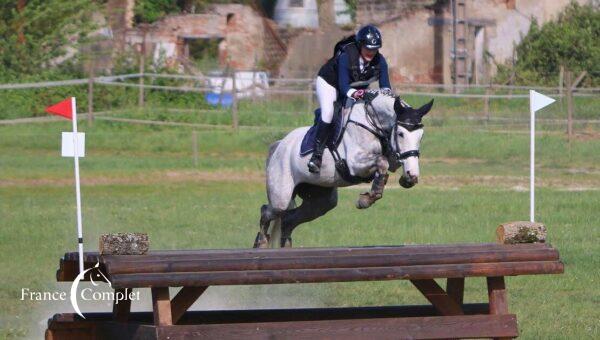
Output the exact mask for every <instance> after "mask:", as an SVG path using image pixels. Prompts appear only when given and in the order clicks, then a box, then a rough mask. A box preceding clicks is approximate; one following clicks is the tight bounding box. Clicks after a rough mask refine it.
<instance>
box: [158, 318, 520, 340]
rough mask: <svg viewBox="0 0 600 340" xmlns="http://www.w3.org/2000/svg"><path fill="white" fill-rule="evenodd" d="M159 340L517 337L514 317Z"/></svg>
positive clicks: (180, 330) (305, 325)
mask: <svg viewBox="0 0 600 340" xmlns="http://www.w3.org/2000/svg"><path fill="white" fill-rule="evenodd" d="M157 332H158V338H159V339H171V340H176V339H245V340H246V339H248V340H250V339H290V338H294V339H342V340H353V339H366V338H369V339H436V338H438V339H439V338H463V339H464V338H485V337H514V336H517V321H516V317H515V316H514V315H468V316H464V315H461V316H437V317H414V318H382V319H354V320H323V321H296V322H268V323H237V324H211V325H181V326H170V327H157Z"/></svg>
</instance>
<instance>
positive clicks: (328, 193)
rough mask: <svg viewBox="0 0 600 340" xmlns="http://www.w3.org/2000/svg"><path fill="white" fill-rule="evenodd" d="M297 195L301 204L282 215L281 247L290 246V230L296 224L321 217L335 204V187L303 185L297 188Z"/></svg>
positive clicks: (336, 197)
mask: <svg viewBox="0 0 600 340" xmlns="http://www.w3.org/2000/svg"><path fill="white" fill-rule="evenodd" d="M298 195H299V196H300V197H301V198H302V204H301V205H300V206H299V207H298V208H295V209H292V210H288V211H285V212H284V213H283V216H282V226H281V247H291V246H292V232H293V231H294V228H296V227H297V226H298V225H300V224H302V223H306V222H310V221H312V220H314V219H316V218H318V217H321V216H323V215H325V214H326V213H327V212H328V211H330V210H331V209H333V208H335V207H336V206H337V199H338V195H337V188H323V187H318V186H313V185H305V186H304V187H302V188H301V190H298Z"/></svg>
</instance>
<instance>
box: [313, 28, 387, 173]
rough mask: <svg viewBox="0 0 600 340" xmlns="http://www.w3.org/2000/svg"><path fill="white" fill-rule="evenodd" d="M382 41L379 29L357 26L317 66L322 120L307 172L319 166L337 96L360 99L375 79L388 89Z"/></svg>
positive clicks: (342, 101) (341, 98) (340, 100)
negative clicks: (328, 57)
mask: <svg viewBox="0 0 600 340" xmlns="http://www.w3.org/2000/svg"><path fill="white" fill-rule="evenodd" d="M340 45H341V46H340ZM381 45H382V41H381V32H379V30H378V29H377V27H375V26H373V25H366V26H364V27H362V28H361V29H360V30H358V33H356V35H355V36H354V39H344V40H342V41H340V42H339V43H338V44H336V47H335V50H334V56H333V57H332V58H331V59H329V60H328V61H327V63H325V65H323V66H322V67H321V69H320V70H319V74H318V76H317V80H316V90H317V97H318V99H319V105H320V107H321V120H320V121H318V122H317V133H316V138H315V150H314V151H313V154H312V157H311V158H310V161H309V162H308V169H309V171H310V172H312V173H318V172H319V171H320V170H321V160H322V157H323V151H324V150H325V143H326V141H327V137H328V136H329V133H330V127H331V121H332V119H333V113H334V112H333V111H334V105H333V103H334V102H335V101H336V99H337V100H339V102H340V103H342V104H343V103H344V102H345V100H346V98H351V99H353V100H355V101H356V100H359V99H361V98H362V97H363V95H364V94H365V89H366V88H367V87H369V84H370V83H372V82H374V81H376V80H379V88H380V89H388V90H389V91H391V89H390V88H391V86H390V79H389V75H388V66H387V62H386V61H385V58H384V57H383V55H381V53H379V49H380V48H381Z"/></svg>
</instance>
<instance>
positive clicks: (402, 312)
mask: <svg viewBox="0 0 600 340" xmlns="http://www.w3.org/2000/svg"><path fill="white" fill-rule="evenodd" d="M463 311H464V313H465V314H466V315H476V314H489V306H488V304H487V303H473V304H465V305H464V306H463ZM436 315H438V312H437V310H436V309H435V308H434V307H433V306H432V305H413V306H376V307H334V308H292V309H246V310H195V311H188V312H187V313H185V314H184V315H183V316H182V317H181V318H180V319H179V321H180V322H179V324H215V323H217V324H222V323H245V322H282V321H313V320H342V319H347V320H352V319H370V318H373V319H377V318H390V317H396V318H398V317H417V316H436ZM85 317H86V319H81V318H80V317H79V316H78V315H76V314H73V313H64V314H59V315H58V317H55V318H52V319H51V320H50V321H49V323H48V327H49V328H51V329H64V328H78V327H83V326H82V323H90V322H92V323H95V322H101V321H112V320H113V317H112V313H105V312H104V313H85ZM153 320H154V314H153V312H132V313H131V314H130V315H129V322H130V323H145V324H152V323H153Z"/></svg>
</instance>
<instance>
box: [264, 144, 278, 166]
mask: <svg viewBox="0 0 600 340" xmlns="http://www.w3.org/2000/svg"><path fill="white" fill-rule="evenodd" d="M279 143H281V141H280V140H278V141H276V142H274V143H273V144H271V145H269V156H267V161H266V162H265V169H268V168H269V161H270V160H271V157H272V156H273V154H274V153H275V150H277V146H279Z"/></svg>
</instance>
